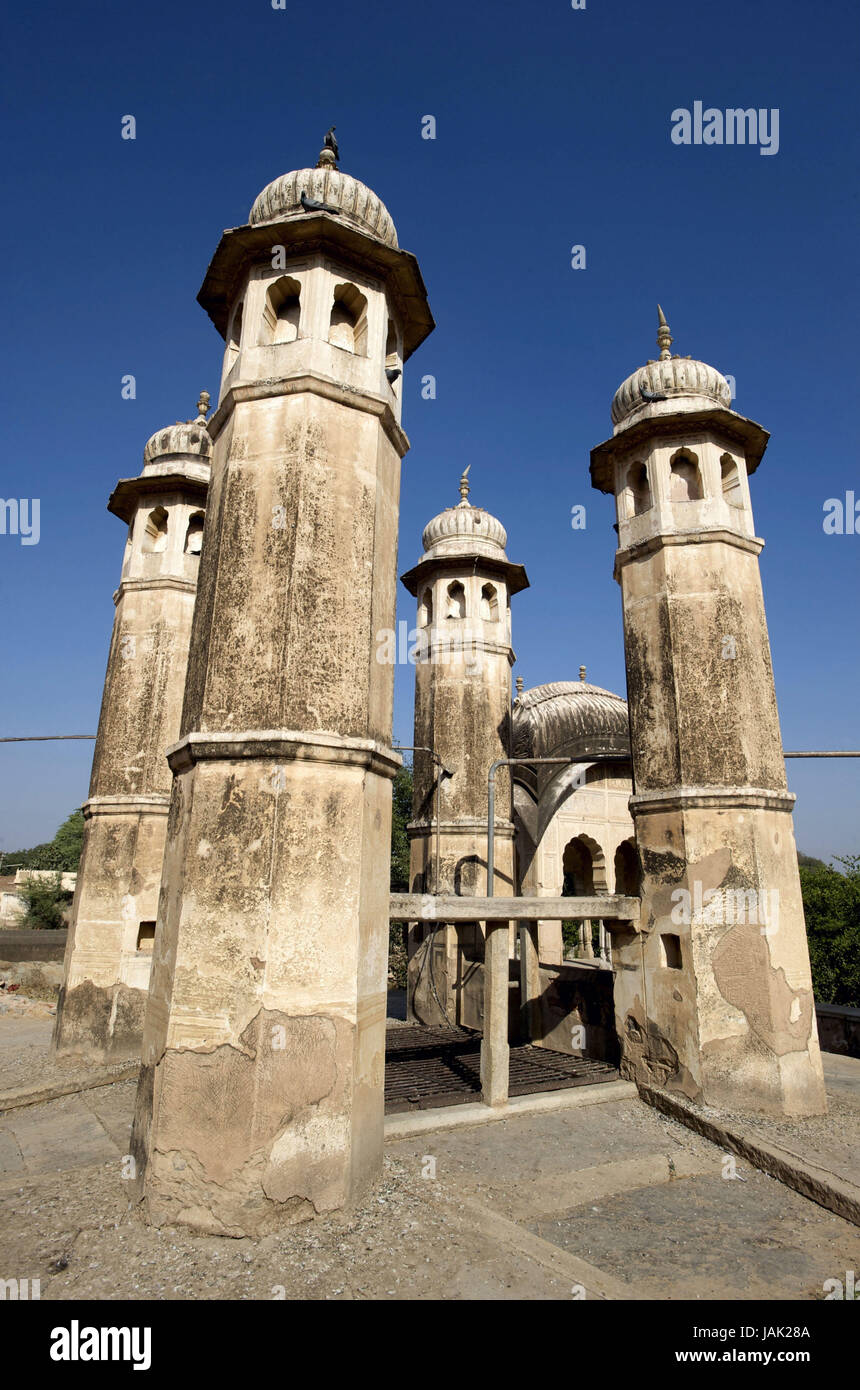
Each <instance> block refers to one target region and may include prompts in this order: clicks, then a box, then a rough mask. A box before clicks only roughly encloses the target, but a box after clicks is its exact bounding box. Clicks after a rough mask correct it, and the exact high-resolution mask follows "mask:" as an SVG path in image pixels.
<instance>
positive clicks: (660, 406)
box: [612, 309, 732, 432]
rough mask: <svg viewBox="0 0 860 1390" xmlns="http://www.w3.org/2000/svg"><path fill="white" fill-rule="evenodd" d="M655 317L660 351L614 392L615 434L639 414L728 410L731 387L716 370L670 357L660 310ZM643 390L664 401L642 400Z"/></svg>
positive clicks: (668, 338) (668, 337)
mask: <svg viewBox="0 0 860 1390" xmlns="http://www.w3.org/2000/svg"><path fill="white" fill-rule="evenodd" d="M659 318H660V322H659V328H658V333H657V346H658V347H659V348H660V360H659V361H657V362H651V361H649V362H648V363H647V364H646V365H645V366H644V367H639V368H637V370H636V371H635V372H633V373H632V374H631V375H630V376H629V377H628V378H627V380H626V381H622V383H621V385H620V386H619V388H618V390H617V391H616V392H615V395H614V397H613V399H612V423H613V425H614V426H615V429H616V432H617V431H618V429H619V427H620V426H621V425H622V424H624V425H629V424H630V423H631V421H632V419H633V417H634V416H636V415H637V413H638V412H640V411H641V412H643V413H644V412H645V411H647V412H648V414H649V416H650V415H661V414H668V413H675V412H677V411H678V410H684V409H691V410H701V409H702V408H703V407H704V408H707V407H708V406H712V407H717V406H720V407H722V408H723V409H726V410H727V409H730V407H731V403H732V393H731V388H730V387H729V383H728V382H727V381H726V379H725V377H724V376H723V375H722V374H721V373H720V372H718V371H717V369H716V367H711V366H709V365H708V363H707V362H699V361H696V359H694V358H692V357H678V356H677V354H676V355H675V356H670V353H669V348H670V347H671V345H672V341H673V340H672V334H671V332H670V330H669V326H668V324H667V323H666V320H665V318H664V316H663V310H662V309H659ZM643 390H644V391H647V392H648V393H649V394H650V395H652V396H665V397H666V400H665V401H660V400H657V401H649V400H646V399H645V398H644V397H643V395H642V392H643Z"/></svg>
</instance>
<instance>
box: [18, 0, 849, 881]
mask: <svg viewBox="0 0 860 1390" xmlns="http://www.w3.org/2000/svg"><path fill="white" fill-rule="evenodd" d="M6 28H7V38H6V45H5V53H4V55H3V62H4V67H5V75H4V88H5V93H6V103H5V118H6V127H7V129H6V140H5V141H4V164H5V175H6V179H5V181H6V186H7V197H6V200H5V202H6V214H5V219H4V222H3V241H4V259H5V266H6V272H7V276H6V279H7V288H6V295H5V303H4V323H3V334H2V356H3V362H2V383H3V387H4V388H5V392H6V400H5V403H4V409H3V414H2V421H3V433H4V436H5V437H4V440H3V445H4V447H3V454H2V458H3V465H2V475H0V495H2V496H3V497H5V498H9V497H26V498H33V497H38V498H39V499H40V500H41V539H40V542H39V544H38V545H35V546H30V547H23V546H21V545H20V544H19V540H18V538H15V537H10V536H0V598H2V606H3V618H4V624H3V627H4V640H3V645H2V672H3V679H2V681H0V733H2V734H5V735H11V734H32V733H53V732H59V733H65V732H72V733H74V732H94V731H95V727H96V723H97V718H98V710H99V702H100V697H101V688H102V681H103V678H104V667H105V660H106V656H107V649H108V640H109V635H110V627H111V621H112V616H113V607H112V603H111V594H112V592H113V589H114V588H115V586H116V583H117V580H118V577H119V570H120V563H121V558H122V551H123V545H124V539H125V537H124V528H123V526H122V523H121V522H119V521H118V520H117V519H116V518H115V517H113V516H111V515H109V514H108V513H107V512H106V510H105V503H106V501H107V497H108V494H109V493H110V491H111V488H112V487H113V485H114V483H115V481H116V479H117V478H118V477H128V476H130V475H133V474H135V473H137V472H139V470H140V467H141V452H142V449H143V445H144V443H145V441H146V439H147V438H148V437H149V435H150V434H151V433H152V432H153V431H154V430H155V429H156V428H158V427H160V426H161V425H163V424H165V423H169V422H172V421H174V420H176V419H178V418H180V417H181V418H183V419H184V418H187V417H188V416H190V415H192V413H193V410H194V403H195V401H196V399H197V395H198V392H199V391H200V389H201V387H206V388H208V389H209V390H210V391H211V392H212V393H213V396H214V395H215V393H216V392H217V387H218V380H219V374H220V363H221V355H222V350H223V346H222V343H221V340H220V339H219V337H218V336H217V334H216V332H215V330H214V328H212V326H211V324H210V323H209V320H208V318H207V317H206V315H205V314H204V312H203V310H202V309H200V308H199V306H198V305H197V304H196V303H195V296H196V293H197V290H198V288H199V286H200V283H201V281H202V278H203V274H204V272H205V269H206V266H207V263H208V261H209V258H210V256H211V254H212V252H213V250H214V248H215V245H216V243H217V240H218V237H219V234H220V232H221V229H222V228H224V227H230V226H236V225H237V224H240V223H242V222H244V221H245V220H246V219H247V214H248V210H249V208H250V206H251V203H252V202H253V200H254V198H255V197H256V195H257V193H258V192H259V191H260V189H261V188H263V186H264V185H265V184H266V183H268V182H269V181H270V180H271V179H272V178H274V177H276V176H277V175H278V174H279V173H282V172H284V171H285V170H288V169H291V168H297V167H302V166H304V165H307V164H313V163H314V162H315V159H316V155H317V151H318V150H319V147H320V143H321V137H322V135H323V133H324V131H325V130H326V128H327V127H328V126H329V125H330V124H331V123H332V122H335V123H336V125H337V132H338V136H339V138H340V142H341V155H342V167H343V168H344V169H345V170H346V171H347V172H349V173H352V174H354V175H355V176H356V177H358V178H360V179H362V180H363V181H364V182H366V183H368V184H369V185H370V186H371V187H372V188H374V189H375V190H376V191H377V192H378V193H379V194H380V196H381V197H382V198H383V199H384V201H385V202H386V204H387V206H388V208H389V209H390V211H391V213H392V216H393V217H394V220H395V223H396V225H397V228H398V232H399V236H400V243H401V245H402V246H405V247H407V248H408V249H409V250H411V251H414V252H415V254H416V255H417V256H418V258H419V261H420V264H421V268H422V271H423V274H424V278H425V280H426V283H427V286H428V289H429V294H430V301H431V305H432V308H433V311H434V314H435V317H436V320H437V323H438V327H437V329H436V331H435V333H434V334H433V335H432V337H431V338H430V339H429V340H428V341H427V342H426V343H425V344H424V346H423V347H422V348H421V349H420V350H419V352H418V353H417V354H416V355H415V357H414V358H413V359H412V361H411V362H410V363H409V364H408V366H407V368H406V372H405V389H404V398H405V411H404V425H405V428H406V430H407V432H408V434H409V436H410V438H411V441H412V450H411V453H410V454H409V455H408V456H407V458H406V460H405V463H404V471H403V493H402V497H403V504H402V513H401V533H400V569H401V571H403V570H405V569H406V568H408V567H409V566H410V565H411V564H413V563H414V562H415V561H416V559H417V558H418V555H419V552H420V536H421V529H422V526H423V525H424V523H425V522H426V521H427V520H428V519H429V517H431V516H432V515H434V514H435V513H436V512H437V511H439V510H441V508H442V507H443V506H446V505H450V504H452V503H454V502H455V501H456V500H457V479H458V477H459V474H460V472H461V470H462V469H463V467H464V466H465V464H466V463H471V465H472V473H471V476H472V481H473V492H472V497H473V500H474V501H475V502H477V503H478V504H479V505H483V506H486V507H487V508H489V509H490V510H492V511H493V512H495V513H496V514H497V515H498V516H499V517H500V518H501V519H502V520H503V522H504V523H505V525H506V526H507V529H508V533H509V548H508V549H509V555H510V557H511V558H512V559H514V560H517V561H520V562H522V563H524V564H525V565H526V566H527V568H528V572H529V576H530V579H531V584H532V587H531V589H530V590H529V591H528V592H526V593H524V594H521V595H520V596H518V597H517V599H516V600H515V608H514V643H515V647H516V650H517V655H518V658H519V664H518V666H517V668H516V673H518V674H522V675H523V677H524V679H525V682H526V685H527V686H531V685H535V684H539V683H542V682H544V681H550V680H558V679H575V678H576V675H577V670H578V667H579V665H580V663H581V662H584V663H586V664H587V667H588V675H589V679H590V680H593V681H594V682H596V683H597V684H599V685H604V686H607V687H609V688H610V689H613V690H617V691H620V692H622V693H623V691H624V662H623V649H622V635H621V611H620V595H619V591H618V588H617V586H616V585H615V583H614V581H613V579H612V558H613V551H614V543H615V537H614V533H613V531H612V530H611V523H612V521H613V504H612V502H611V499H609V498H605V497H603V496H602V495H601V494H598V493H596V492H593V491H592V490H591V487H590V483H589V477H588V455H589V450H590V448H591V447H592V446H593V445H594V444H596V443H598V442H599V441H600V440H602V439H604V438H606V436H607V435H608V434H609V433H610V420H609V404H610V401H611V398H612V395H613V392H614V390H615V388H616V386H617V385H618V384H619V382H620V381H621V380H622V379H623V378H624V377H625V376H626V375H627V374H628V373H629V372H630V371H632V370H633V369H634V368H636V367H637V366H639V365H640V364H642V363H643V362H644V361H645V360H646V358H648V357H650V356H655V355H656V349H655V346H654V336H655V305H656V302H657V301H658V299H659V301H660V302H661V303H662V304H663V306H664V308H665V309H666V312H667V316H668V318H669V322H670V324H671V326H672V329H673V332H674V334H675V348H674V350H675V351H678V352H680V353H690V354H692V355H693V356H700V357H703V358H704V359H705V360H707V361H709V362H712V363H713V364H714V365H716V366H717V367H719V368H720V369H721V370H722V371H724V372H728V373H731V374H732V375H733V376H734V377H735V379H736V382H737V401H736V408H737V409H739V410H740V411H742V412H743V413H744V414H747V415H750V416H752V417H753V418H754V419H756V420H758V421H760V422H761V423H762V424H763V425H765V427H766V428H768V429H769V430H770V431H771V432H772V436H773V437H772V442H771V445H770V448H769V450H768V453H767V455H766V457H765V461H764V463H763V465H762V467H761V468H760V470H759V472H758V473H757V474H756V475H755V477H754V479H753V484H752V486H753V505H754V509H755V517H756V524H757V530H758V533H759V534H760V535H762V536H764V537H765V538H766V541H767V546H766V549H765V551H764V553H763V556H762V576H763V582H764V589H765V601H766V604H767V613H768V620H769V626H770V635H771V642H772V647H773V657H774V668H775V675H776V687H777V696H778V699H779V704H780V711H781V716H782V728H783V736H784V741H785V745H786V747H788V748H792V747H794V748H797V747H800V748H811V747H822V746H823V747H857V746H860V729H858V722H859V721H858V715H857V695H856V691H857V685H858V668H860V656H858V644H857V620H856V604H857V588H858V561H860V535H842V536H826V535H825V534H824V532H823V530H822V519H823V503H824V501H825V500H826V499H827V498H830V497H834V496H835V497H840V496H844V495H845V493H846V491H848V490H851V489H853V490H854V491H855V492H856V494H857V496H858V498H860V467H858V458H857V445H856V430H855V431H851V430H850V429H849V418H850V413H851V411H852V409H853V408H854V403H855V399H856V379H857V365H858V364H857V352H856V326H855V325H856V317H857V315H856V310H857V276H856V260H857V208H856V187H857V178H856V170H857V167H858V164H860V158H858V148H857V146H858V135H857V125H858V122H857V114H856V64H857V38H858V26H857V11H856V4H855V3H854V0H816V3H814V4H813V3H806V2H805V0H804V3H801V0H756V3H755V4H750V2H749V0H723V3H721V4H719V5H714V4H707V3H704V2H703V0H698V3H695V4H692V3H688V4H686V5H680V4H678V0H671V3H669V2H668V0H651V3H649V4H647V5H646V4H639V3H634V0H587V8H586V9H585V10H582V11H574V10H572V8H571V6H570V4H569V3H567V0H552V3H549V2H548V0H542V2H541V3H534V0H533V2H532V3H527V0H517V2H516V3H512V2H511V0H507V3H506V2H505V0H496V2H495V3H492V4H491V3H488V0H475V3H472V4H469V5H463V4H462V3H461V2H460V3H454V0H437V3H435V4H433V5H416V4H412V5H409V4H404V3H394V0H385V3H380V2H379V0H376V3H373V2H371V3H370V4H367V5H356V4H352V3H351V4H346V3H343V0H328V3H327V4H326V5H324V6H321V5H309V4H307V3H305V0H287V8H286V10H283V11H281V10H274V9H272V7H271V3H270V0H234V3H226V0H210V2H209V3H208V4H205V5H204V4H199V3H198V4H193V3H189V0H171V3H170V4H167V3H153V0H142V2H141V3H139V4H136V5H117V4H116V3H106V2H103V3H92V2H91V0H90V2H88V0H80V2H79V3H76V4H74V5H69V4H56V3H45V4H39V5H36V6H31V7H25V6H21V5H19V6H16V7H15V8H14V11H13V12H11V13H10V14H9V15H7V21H6ZM696 100H702V101H704V103H705V105H706V106H714V107H717V108H720V109H725V108H728V107H735V106H742V107H749V106H754V107H756V108H767V109H771V108H778V109H779V112H780V148H779V153H778V154H777V155H775V156H762V155H761V154H760V153H759V151H758V149H756V148H749V147H746V148H741V147H728V146H722V147H720V146H707V147H706V146H689V147H679V146H676V145H674V144H673V143H672V142H671V140H670V128H671V122H670V117H671V113H672V111H673V110H674V109H675V108H678V107H687V108H692V106H693V103H694V101H696ZM127 114H132V115H134V116H135V118H136V121H137V139H136V141H134V142H131V141H123V140H121V139H120V124H121V119H122V117H123V116H124V115H127ZM426 114H432V115H434V116H435V117H436V120H437V139H436V140H435V141H425V140H422V139H421V138H420V128H421V117H422V116H424V115H426ZM575 243H576V244H584V245H585V247H586V254H587V269H585V270H584V271H574V270H572V269H571V268H570V248H571V246H572V245H573V244H575ZM127 372H132V373H134V374H135V376H136V378H137V388H138V389H137V399H136V400H135V401H133V402H128V401H123V400H122V399H121V396H120V378H121V376H122V375H123V373H127ZM426 372H430V373H433V374H434V375H435V376H436V378H437V382H438V396H437V399H436V400H435V401H422V400H421V397H420V386H419V379H420V377H421V375H422V374H423V373H426ZM576 503H585V504H586V506H587V509H588V511H587V517H588V525H587V529H586V530H585V532H574V531H572V530H571V528H570V524H569V522H570V510H571V507H572V506H573V505H574V504H576ZM399 613H400V616H401V617H404V618H407V619H408V620H409V622H410V625H411V623H412V621H413V608H412V600H411V599H409V597H408V595H406V593H405V591H403V592H401V595H400V609H399ZM411 707H412V670H411V668H409V667H405V668H402V669H400V670H399V671H398V678H397V699H396V714H395V736H396V737H397V738H398V739H399V740H400V741H401V742H403V743H411V741H412V714H411ZM91 756H92V746H91V745H89V744H42V745H39V744H35V745H29V746H24V747H16V746H15V745H12V746H9V745H6V746H3V745H0V849H14V848H18V847H21V846H26V845H30V844H32V843H35V842H36V841H38V840H41V839H46V838H49V837H50V836H51V835H52V834H53V831H54V829H55V827H56V825H57V824H58V823H59V822H60V821H61V820H62V819H63V818H64V817H65V815H66V814H67V813H68V812H69V811H70V810H71V809H73V808H74V807H75V806H76V805H78V804H80V802H81V801H82V800H83V799H84V797H85V796H86V793H87V785H88V778H89V763H90V758H91ZM789 777H790V782H791V786H792V789H793V790H794V791H795V792H796V793H797V794H798V798H799V800H798V808H797V814H796V823H797V838H798V842H799V844H800V846H801V847H802V848H804V849H806V850H807V851H809V852H811V853H819V854H829V853H831V852H836V853H839V852H848V851H852V850H853V851H857V849H858V840H860V836H859V835H858V821H860V815H859V814H858V813H860V793H858V787H860V765H858V764H857V763H853V762H847V761H843V762H841V763H823V764H822V763H818V764H812V765H806V766H804V767H802V768H799V767H798V765H797V764H794V765H791V764H790V765H789Z"/></svg>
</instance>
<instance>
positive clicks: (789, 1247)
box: [0, 1020, 860, 1301]
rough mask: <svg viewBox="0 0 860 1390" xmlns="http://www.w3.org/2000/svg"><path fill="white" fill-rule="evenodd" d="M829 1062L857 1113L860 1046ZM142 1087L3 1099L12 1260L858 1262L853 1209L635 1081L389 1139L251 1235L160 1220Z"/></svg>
mask: <svg viewBox="0 0 860 1390" xmlns="http://www.w3.org/2000/svg"><path fill="white" fill-rule="evenodd" d="M0 1021H2V1020H0ZM19 1023H20V1024H23V1023H26V1024H27V1025H28V1031H27V1034H26V1041H24V1039H23V1037H20V1038H19V1040H18V1041H19V1043H20V1044H21V1045H22V1046H26V1047H27V1048H30V1047H35V1048H37V1049H38V1047H39V1046H40V1041H39V1036H38V1034H34V1033H33V1032H32V1030H31V1029H30V1028H29V1025H30V1024H31V1023H32V1020H20V1021H19ZM42 1026H43V1030H44V1028H45V1026H47V1029H48V1033H49V1032H50V1023H48V1024H47V1025H44V1024H43V1025H42ZM11 1031H12V1030H4V1029H0V1076H2V1070H3V1061H2V1058H3V1055H4V1052H5V1053H6V1055H12V1054H13V1053H15V1051H16V1049H15V1046H14V1045H13V1039H12V1038H11ZM41 1046H43V1047H44V1046H46V1042H45V1041H44V1040H43V1041H42V1043H41ZM31 1055H35V1054H31ZM833 1063H835V1065H832V1064H833ZM849 1063H850V1065H849ZM828 1072H829V1074H831V1076H832V1085H833V1099H834V1100H837V1099H838V1101H839V1103H840V1104H844V1105H845V1106H846V1107H848V1108H852V1109H853V1112H856V1113H857V1114H858V1115H860V1062H852V1061H851V1059H844V1058H837V1059H829V1061H828ZM29 1079H30V1080H32V1079H33V1078H32V1075H31V1077H30V1078H29ZM2 1086H3V1083H2V1082H0V1088H2ZM837 1093H838V1094H837ZM134 1097H135V1084H134V1083H133V1082H122V1083H117V1084H114V1085H111V1086H107V1087H102V1088H99V1089H96V1090H91V1091H87V1092H85V1093H83V1094H80V1095H74V1096H65V1097H63V1098H62V1099H59V1100H55V1101H50V1102H47V1103H43V1104H39V1105H32V1106H27V1107H24V1108H21V1109H17V1110H13V1111H9V1112H7V1113H6V1114H5V1115H2V1116H0V1278H10V1277H17V1278H19V1279H20V1278H31V1279H32V1278H38V1279H40V1280H41V1289H42V1298H43V1299H45V1298H47V1299H52V1298H72V1299H90V1298H109V1299H119V1298H132V1299H146V1298H158V1299H210V1298H214V1299H235V1298H239V1299H272V1298H279V1297H285V1298H288V1299H293V1298H304V1299H418V1300H427V1299H452V1300H458V1299H494V1300H495V1299H512V1300H518V1299H529V1300H559V1299H565V1300H570V1299H578V1298H581V1297H583V1296H585V1297H587V1298H589V1299H595V1298H597V1299H600V1298H608V1299H618V1298H645V1299H654V1300H670V1301H671V1300H679V1299H716V1298H728V1299H739V1300H743V1299H765V1298H780V1299H820V1298H822V1297H823V1285H824V1281H825V1280H826V1279H830V1278H844V1274H845V1271H846V1270H849V1269H853V1270H858V1269H860V1230H858V1228H857V1227H855V1226H852V1225H850V1224H848V1223H847V1222H845V1221H843V1220H841V1218H839V1217H837V1216H834V1215H832V1214H831V1213H830V1212H828V1211H825V1210H823V1209H822V1208H821V1207H818V1206H816V1205H815V1204H814V1203H812V1202H810V1201H807V1200H806V1199H805V1198H803V1197H800V1196H798V1195H797V1194H796V1193H794V1192H791V1191H789V1190H788V1189H787V1188H785V1187H783V1186H782V1185H781V1184H780V1183H778V1182H777V1181H775V1180H774V1179H772V1178H768V1177H765V1176H764V1175H762V1174H760V1173H758V1172H756V1171H755V1170H754V1169H751V1168H750V1167H749V1166H748V1165H746V1164H744V1163H741V1162H738V1163H737V1166H736V1169H735V1170H734V1171H736V1173H737V1176H736V1177H734V1178H730V1177H727V1176H725V1175H724V1174H725V1173H726V1172H727V1171H728V1172H731V1171H733V1169H732V1165H731V1164H729V1165H727V1166H726V1155H724V1154H722V1153H721V1152H720V1150H719V1149H717V1148H716V1147H715V1146H714V1145H712V1144H710V1143H708V1142H707V1141H706V1140H704V1139H701V1138H699V1137H698V1136H697V1135H695V1134H693V1133H692V1132H691V1131H690V1130H688V1129H686V1128H684V1127H683V1126H681V1125H680V1124H678V1123H676V1122H675V1121H673V1120H670V1119H667V1118H665V1117H663V1116H661V1115H659V1114H658V1113H657V1112H655V1111H654V1110H651V1109H650V1108H649V1107H647V1106H645V1105H644V1104H642V1103H641V1102H640V1101H638V1100H629V1099H628V1100H621V1101H609V1102H606V1103H602V1104H597V1105H591V1106H589V1107H585V1108H582V1109H573V1110H567V1111H558V1112H551V1113H547V1114H536V1115H521V1116H518V1117H516V1118H513V1117H512V1118H509V1119H504V1120H498V1121H496V1122H494V1123H493V1124H491V1125H481V1126H476V1127H474V1128H465V1129H460V1130H453V1131H450V1132H445V1133H431V1134H423V1135H421V1136H420V1137H418V1138H405V1139H400V1140H398V1141H394V1142H389V1143H388V1145H387V1153H386V1165H385V1174H384V1178H383V1180H382V1181H381V1182H380V1183H379V1185H378V1186H377V1188H376V1189H375V1190H374V1192H373V1193H371V1194H370V1195H369V1197H368V1198H367V1200H366V1201H365V1202H364V1203H363V1204H362V1206H361V1207H360V1208H359V1209H357V1210H356V1211H354V1212H352V1213H349V1214H339V1215H337V1216H329V1217H322V1218H320V1219H319V1220H317V1221H315V1222H313V1223H310V1224H306V1225H302V1226H296V1227H293V1228H291V1229H289V1230H287V1231H285V1232H283V1233H281V1234H279V1235H277V1236H270V1237H267V1238H266V1239H264V1240H261V1241H259V1242H253V1241H250V1240H240V1241H235V1240H226V1239H223V1240H222V1239H218V1238H215V1237H201V1236H195V1235H192V1234H190V1233H188V1232H186V1231H183V1230H179V1229H170V1230H165V1231H162V1232H157V1231H154V1230H152V1229H150V1228H148V1227H146V1226H144V1225H143V1224H142V1223H141V1222H140V1221H139V1219H138V1217H137V1214H136V1213H135V1212H134V1211H132V1210H130V1209H129V1204H128V1200H127V1196H126V1186H125V1180H124V1177H123V1172H124V1164H123V1157H124V1155H125V1153H126V1151H127V1144H128V1133H129V1126H130V1121H131V1115H132V1111H133V1106H134ZM820 1142H824V1141H823V1140H820ZM855 1167H856V1165H855Z"/></svg>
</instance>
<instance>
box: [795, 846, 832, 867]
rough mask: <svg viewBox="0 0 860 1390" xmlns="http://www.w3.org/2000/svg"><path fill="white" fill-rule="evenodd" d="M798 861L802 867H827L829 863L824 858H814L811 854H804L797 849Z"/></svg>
mask: <svg viewBox="0 0 860 1390" xmlns="http://www.w3.org/2000/svg"><path fill="white" fill-rule="evenodd" d="M797 863H798V865H799V867H800V868H801V869H826V868H827V865H826V864H825V862H824V860H823V859H814V858H813V856H812V855H811V854H802V853H801V852H800V850H798V851H797Z"/></svg>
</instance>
